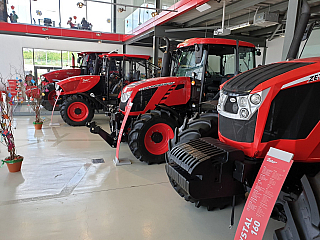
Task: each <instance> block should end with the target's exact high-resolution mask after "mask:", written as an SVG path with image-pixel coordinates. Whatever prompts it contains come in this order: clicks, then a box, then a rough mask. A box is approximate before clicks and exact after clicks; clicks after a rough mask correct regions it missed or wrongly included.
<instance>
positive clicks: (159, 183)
mask: <svg viewBox="0 0 320 240" xmlns="http://www.w3.org/2000/svg"><path fill="white" fill-rule="evenodd" d="M166 183H169V182H158V183H149V184H142V185H134V186H130V187H119V188H110V189H101V190H93V191H88V192H77V193H72V195H81V194H88V193H89V194H90V193H100V192H109V191H116V190H124V189H130V188H140V187H147V186H154V185H161V184H166Z"/></svg>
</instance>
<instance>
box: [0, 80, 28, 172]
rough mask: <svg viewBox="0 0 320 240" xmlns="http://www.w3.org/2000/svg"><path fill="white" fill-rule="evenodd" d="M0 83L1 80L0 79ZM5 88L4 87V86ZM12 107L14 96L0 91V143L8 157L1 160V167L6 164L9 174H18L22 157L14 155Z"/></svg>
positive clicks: (5, 89)
mask: <svg viewBox="0 0 320 240" xmlns="http://www.w3.org/2000/svg"><path fill="white" fill-rule="evenodd" d="M0 79H1V82H2V83H3V81H2V80H3V79H2V78H1V77H0ZM4 86H5V85H4ZM13 106H14V96H12V94H11V93H10V92H8V90H7V88H4V89H3V90H2V91H0V108H1V109H0V114H1V118H0V132H1V143H2V144H3V145H5V146H6V147H7V150H8V152H9V156H8V157H6V158H5V159H4V160H1V162H2V164H1V166H0V167H2V166H3V164H4V163H6V164H7V166H8V169H9V172H19V171H20V169H21V164H22V161H23V157H22V156H20V155H18V154H17V153H16V147H15V144H14V137H13V127H12V120H13V117H12V111H13Z"/></svg>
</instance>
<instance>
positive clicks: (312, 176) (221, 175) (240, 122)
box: [166, 1, 320, 240]
mask: <svg viewBox="0 0 320 240" xmlns="http://www.w3.org/2000/svg"><path fill="white" fill-rule="evenodd" d="M309 12H310V11H309V7H308V4H307V3H306V1H304V4H303V6H302V15H301V17H300V23H301V24H299V25H298V27H297V29H296V33H295V38H294V40H293V43H292V44H291V48H290V50H289V53H288V56H287V59H288V60H290V59H294V58H296V56H297V53H298V49H299V46H300V42H301V39H302V36H303V35H304V30H305V27H306V24H307V23H308V19H309ZM306 35H308V34H306ZM309 52H310V51H309ZM319 76H320V57H313V58H306V59H296V60H291V61H284V62H279V63H273V64H269V65H265V66H260V67H258V68H255V69H252V70H249V71H247V72H244V73H242V74H239V75H237V76H235V77H234V78H232V79H230V80H229V81H227V82H226V83H224V84H223V85H222V86H221V90H220V98H219V102H218V105H217V110H218V113H219V115H218V122H217V121H216V124H213V125H212V123H213V122H214V121H213V119H214V118H213V116H209V115H208V114H204V115H202V116H200V118H197V119H192V120H191V121H189V123H188V124H186V126H185V127H184V128H183V129H182V130H180V131H177V132H176V135H175V137H174V138H173V139H172V140H171V141H170V144H169V152H168V163H167V164H166V172H167V175H168V177H169V180H170V182H171V184H172V186H173V188H174V189H175V190H176V192H177V193H178V194H179V195H180V196H182V197H184V199H185V200H187V201H191V202H194V203H195V206H196V207H200V206H206V207H207V208H208V210H212V209H213V208H221V207H224V206H226V205H229V204H231V203H232V202H233V199H234V198H236V197H238V198H242V197H243V196H244V194H245V192H246V191H250V189H251V187H252V185H253V182H254V180H255V178H256V176H257V173H258V170H259V168H260V166H261V163H262V161H263V159H264V157H265V156H266V153H267V152H268V150H269V148H270V147H274V148H278V149H281V150H283V151H287V152H290V153H293V154H294V158H293V160H294V163H293V165H292V167H291V170H290V172H289V174H288V176H287V178H286V181H285V183H284V185H283V186H282V190H281V193H280V195H279V197H278V201H277V203H276V205H275V206H274V210H273V213H272V215H271V217H273V218H275V219H277V220H280V221H283V222H286V226H285V227H284V228H282V229H279V230H276V232H275V235H274V239H278V240H281V239H283V240H284V239H319V237H320V229H319V226H320V211H319V209H320V188H319V186H320V185H319V183H320V173H319V170H320V138H319V136H320V94H319V92H320V80H319V79H320V77H319ZM216 120H217V117H216ZM217 132H218V134H212V133H217Z"/></svg>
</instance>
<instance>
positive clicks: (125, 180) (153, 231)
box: [0, 114, 283, 240]
mask: <svg viewBox="0 0 320 240" xmlns="http://www.w3.org/2000/svg"><path fill="white" fill-rule="evenodd" d="M95 120H96V121H97V123H98V124H101V125H102V126H103V127H105V128H108V127H107V126H108V122H107V117H105V116H104V115H102V114H101V115H96V117H95ZM32 122H33V117H28V116H16V117H15V123H14V126H15V127H16V130H15V141H16V147H17V152H18V154H20V155H22V156H24V161H23V165H22V170H21V172H18V173H9V172H8V170H7V167H6V166H3V168H1V169H0V239H1V240H38V239H39V240H40V239H41V240H43V239H45V240H53V239H54V240H58V239H63V240H64V239H66V240H74V239H85V240H89V239H90V240H100V239H101V240H118V239H125V240H127V239H130V240H135V239H137V240H140V239H141V240H144V239H148V240H149V239H150V240H151V239H155V240H158V239H159V240H160V239H161V240H162V239H165V240H167V239H183V240H189V239H190V240H191V239H198V240H200V239H201V240H206V239H215V240H224V239H226V240H230V239H233V238H234V234H235V231H236V227H237V224H236V225H235V226H234V227H233V228H232V229H229V225H230V214H231V208H230V207H229V208H226V209H223V210H216V211H212V212H208V211H207V210H206V209H205V208H200V209H197V208H195V207H194V205H193V204H190V203H188V202H185V201H184V200H183V199H182V198H181V197H180V196H178V194H176V192H175V191H174V190H173V188H172V187H171V185H170V183H169V182H168V179H167V176H166V174H165V170H164V165H163V164H160V165H147V164H145V163H142V162H139V161H138V160H136V159H134V156H133V155H132V154H131V152H130V150H129V148H128V146H127V144H126V143H122V145H121V151H120V158H125V157H126V158H129V159H131V160H132V164H131V165H123V166H117V167H116V166H115V165H114V164H113V161H112V159H113V158H114V156H115V149H112V148H111V147H109V146H108V145H107V144H106V143H105V142H104V141H103V140H102V139H101V138H100V137H99V136H97V135H94V134H91V133H90V132H89V129H88V128H86V127H71V126H68V125H67V124H65V123H64V122H63V120H62V119H61V117H60V116H59V115H54V116H53V123H54V124H53V125H55V124H60V125H59V126H57V125H55V126H49V123H50V116H45V122H44V126H43V129H42V130H34V127H33V125H32ZM0 151H1V152H0V154H1V158H4V157H6V156H7V155H8V153H7V151H6V148H5V147H4V146H3V145H1V147H0ZM99 158H103V159H104V161H105V163H98V164H94V163H92V159H99ZM243 204H244V203H242V204H240V205H239V206H237V207H236V212H235V222H236V223H237V221H238V220H239V218H240V214H241V211H242V208H243ZM281 226H283V224H281V223H279V222H276V221H274V220H270V221H269V224H268V227H267V230H266V232H265V236H264V239H272V234H273V231H274V229H277V228H279V227H281Z"/></svg>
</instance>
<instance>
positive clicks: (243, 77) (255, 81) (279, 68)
mask: <svg viewBox="0 0 320 240" xmlns="http://www.w3.org/2000/svg"><path fill="white" fill-rule="evenodd" d="M310 64H313V62H309V63H308V62H307V63H305V62H304V63H302V62H288V63H273V64H269V65H265V66H261V67H257V68H254V69H251V70H249V71H246V72H244V73H242V74H239V75H238V76H236V77H234V78H232V79H231V80H230V81H228V82H227V83H226V84H225V85H224V86H223V90H224V91H227V92H236V93H238V94H247V93H248V92H250V91H251V90H252V89H254V88H255V87H256V86H258V85H259V84H260V83H263V82H265V81H267V80H269V79H271V78H274V77H276V76H279V75H281V74H284V73H286V72H289V71H292V70H294V69H297V68H300V67H304V66H307V65H310Z"/></svg>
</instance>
